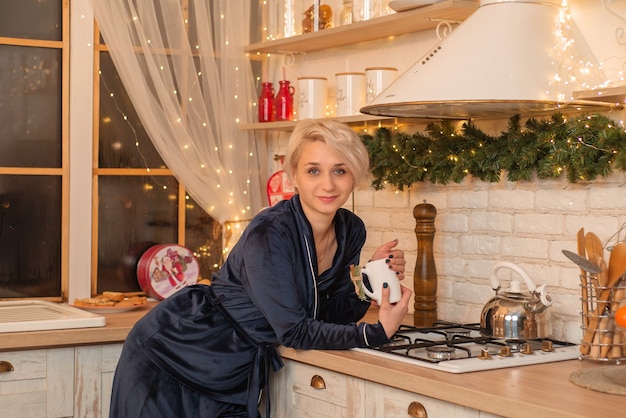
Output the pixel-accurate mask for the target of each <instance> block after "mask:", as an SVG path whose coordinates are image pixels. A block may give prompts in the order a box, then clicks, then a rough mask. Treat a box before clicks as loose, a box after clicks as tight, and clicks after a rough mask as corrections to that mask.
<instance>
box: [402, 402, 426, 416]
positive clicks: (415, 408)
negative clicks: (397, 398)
mask: <svg viewBox="0 0 626 418" xmlns="http://www.w3.org/2000/svg"><path fill="white" fill-rule="evenodd" d="M406 413H407V414H409V416H410V417H413V418H428V413H427V412H426V408H424V405H422V404H421V403H419V402H411V403H410V404H409V408H408V410H407V411H406Z"/></svg>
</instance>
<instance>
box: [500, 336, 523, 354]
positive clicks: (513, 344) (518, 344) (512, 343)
mask: <svg viewBox="0 0 626 418" xmlns="http://www.w3.org/2000/svg"><path fill="white" fill-rule="evenodd" d="M504 342H505V343H506V345H508V346H509V347H510V348H511V351H521V350H522V348H523V347H524V345H525V344H526V340H522V339H518V338H511V339H508V340H504Z"/></svg>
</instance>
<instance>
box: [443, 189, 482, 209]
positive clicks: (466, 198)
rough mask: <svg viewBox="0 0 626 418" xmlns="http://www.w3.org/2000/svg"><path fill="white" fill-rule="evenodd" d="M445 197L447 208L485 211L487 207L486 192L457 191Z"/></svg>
mask: <svg viewBox="0 0 626 418" xmlns="http://www.w3.org/2000/svg"><path fill="white" fill-rule="evenodd" d="M447 197H448V198H447V203H448V208H456V209H486V208H487V207H488V205H489V193H488V192H487V191H474V190H459V191H457V192H455V193H453V194H448V196H447Z"/></svg>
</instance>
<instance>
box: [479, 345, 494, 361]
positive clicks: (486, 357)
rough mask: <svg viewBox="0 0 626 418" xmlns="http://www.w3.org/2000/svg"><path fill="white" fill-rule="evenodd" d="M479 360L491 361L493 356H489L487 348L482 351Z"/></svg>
mask: <svg viewBox="0 0 626 418" xmlns="http://www.w3.org/2000/svg"><path fill="white" fill-rule="evenodd" d="M478 358H479V359H480V360H489V359H490V358H491V354H489V350H487V349H486V348H483V349H482V350H480V354H479V355H478Z"/></svg>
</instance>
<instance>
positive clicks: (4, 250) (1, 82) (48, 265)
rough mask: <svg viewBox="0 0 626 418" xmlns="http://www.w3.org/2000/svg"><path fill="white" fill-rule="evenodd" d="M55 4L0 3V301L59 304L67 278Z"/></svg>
mask: <svg viewBox="0 0 626 418" xmlns="http://www.w3.org/2000/svg"><path fill="white" fill-rule="evenodd" d="M62 3H63V2H61V0H51V1H47V2H39V1H36V0H23V1H19V2H18V1H12V2H2V3H0V138H2V140H1V141H0V254H1V256H0V298H8V297H11V298H13V297H19V298H21V297H47V298H52V299H56V298H60V297H61V288H62V282H63V274H64V272H66V271H67V255H68V254H67V249H66V248H64V247H63V245H62V243H63V242H64V240H65V239H67V234H68V230H67V226H66V225H67V222H66V221H67V216H68V215H67V213H68V212H67V202H68V187H67V184H68V160H67V144H68V135H67V121H68V115H67V114H66V112H64V109H65V108H66V106H67V101H66V100H67V99H66V98H67V96H68V95H67V92H68V68H67V65H65V63H66V60H67V56H68V48H67V36H68V35H67V30H66V28H67V22H68V18H69V11H68V6H67V5H66V4H62Z"/></svg>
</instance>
